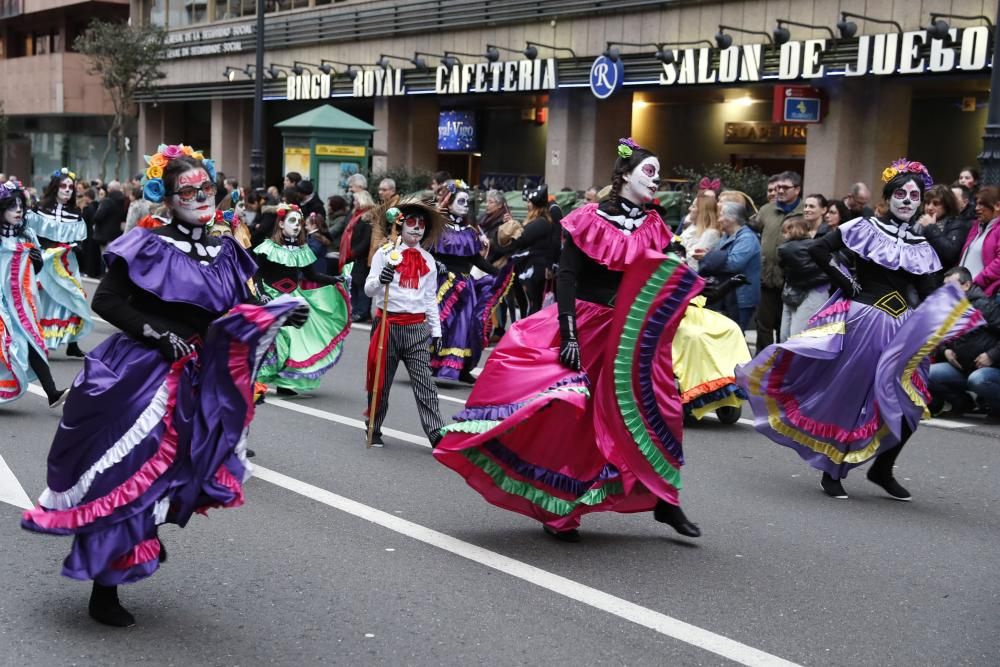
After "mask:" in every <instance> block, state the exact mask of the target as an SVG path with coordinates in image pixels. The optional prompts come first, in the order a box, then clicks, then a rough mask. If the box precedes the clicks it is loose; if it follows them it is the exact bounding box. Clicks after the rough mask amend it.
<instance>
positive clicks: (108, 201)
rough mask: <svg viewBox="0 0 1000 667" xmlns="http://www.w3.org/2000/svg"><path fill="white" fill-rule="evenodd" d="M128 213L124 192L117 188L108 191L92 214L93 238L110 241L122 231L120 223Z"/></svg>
mask: <svg viewBox="0 0 1000 667" xmlns="http://www.w3.org/2000/svg"><path fill="white" fill-rule="evenodd" d="M127 213H128V202H126V201H125V193H124V192H120V191H118V190H114V191H112V192H109V193H108V194H107V196H106V197H105V198H104V199H102V200H101V204H100V206H98V207H97V213H95V214H94V240H96V241H98V242H99V243H110V242H112V241H114V240H115V239H116V238H118V237H119V236H121V235H122V234H123V233H124V232H123V229H122V225H123V224H124V223H125V216H126V215H127Z"/></svg>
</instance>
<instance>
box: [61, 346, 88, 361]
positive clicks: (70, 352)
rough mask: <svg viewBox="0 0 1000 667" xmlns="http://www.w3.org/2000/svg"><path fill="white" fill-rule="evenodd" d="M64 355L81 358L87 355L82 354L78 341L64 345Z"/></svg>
mask: <svg viewBox="0 0 1000 667" xmlns="http://www.w3.org/2000/svg"><path fill="white" fill-rule="evenodd" d="M66 356H67V357H76V358H77V359H83V358H84V357H86V356H87V355H86V354H84V353H83V350H81V349H80V344H79V343H70V344H69V345H67V346H66Z"/></svg>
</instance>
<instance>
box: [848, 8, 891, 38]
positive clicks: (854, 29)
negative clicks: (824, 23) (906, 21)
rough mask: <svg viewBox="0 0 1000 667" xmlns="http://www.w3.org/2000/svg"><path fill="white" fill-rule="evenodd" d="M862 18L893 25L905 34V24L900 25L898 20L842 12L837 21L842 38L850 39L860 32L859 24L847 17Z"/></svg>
mask: <svg viewBox="0 0 1000 667" xmlns="http://www.w3.org/2000/svg"><path fill="white" fill-rule="evenodd" d="M849 18H850V19H861V20H862V21H871V22H872V23H881V24H883V25H891V26H893V27H894V28H895V29H896V32H898V33H899V34H900V35H902V34H903V26H901V25H899V23H898V22H897V21H893V20H892V19H876V18H872V17H871V16H865V15H864V14H855V13H854V12H840V20H839V21H837V30H839V31H840V37H841V39H850V38H851V37H854V36H855V35H856V34H858V24H857V23H855V22H854V21H848V20H847V19H849Z"/></svg>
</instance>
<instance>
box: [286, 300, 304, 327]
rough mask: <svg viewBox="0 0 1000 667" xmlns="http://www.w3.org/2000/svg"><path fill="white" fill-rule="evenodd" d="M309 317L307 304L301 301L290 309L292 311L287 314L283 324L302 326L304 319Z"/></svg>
mask: <svg viewBox="0 0 1000 667" xmlns="http://www.w3.org/2000/svg"><path fill="white" fill-rule="evenodd" d="M308 319H309V304H308V303H302V304H299V305H298V306H295V308H293V309H292V312H291V313H289V314H288V319H287V320H285V324H287V325H288V326H290V327H295V328H296V329H300V328H302V326H304V325H305V323H306V321H307V320H308Z"/></svg>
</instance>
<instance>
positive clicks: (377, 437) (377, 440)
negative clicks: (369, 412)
mask: <svg viewBox="0 0 1000 667" xmlns="http://www.w3.org/2000/svg"><path fill="white" fill-rule="evenodd" d="M365 442H366V443H367V440H365ZM383 445H385V443H384V442H383V441H382V434H381V433H373V434H372V447H382V446H383Z"/></svg>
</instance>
